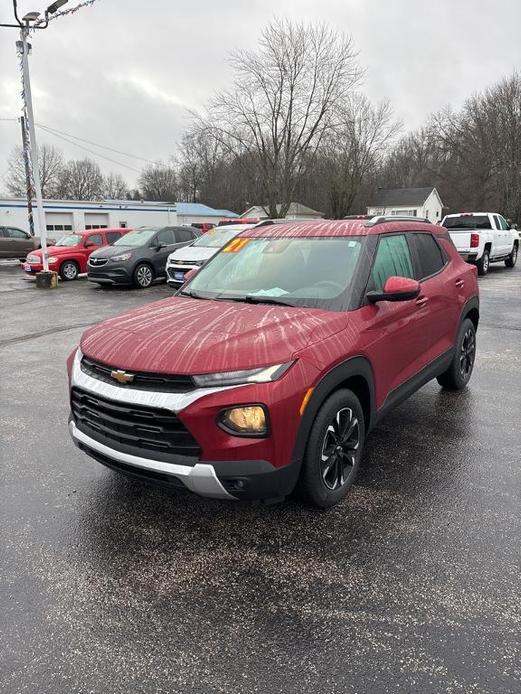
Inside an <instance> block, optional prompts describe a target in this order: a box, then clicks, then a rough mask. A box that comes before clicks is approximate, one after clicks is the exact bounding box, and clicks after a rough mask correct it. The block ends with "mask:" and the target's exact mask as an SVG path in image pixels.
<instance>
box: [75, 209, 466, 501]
mask: <svg viewBox="0 0 521 694" xmlns="http://www.w3.org/2000/svg"><path fill="white" fill-rule="evenodd" d="M478 321H479V298H478V286H477V277H476V268H475V267H473V266H471V265H468V264H467V263H465V262H464V261H462V260H461V258H460V257H459V255H458V253H457V251H456V249H455V247H454V245H453V243H452V241H451V240H450V238H449V235H448V233H447V231H446V229H444V228H443V227H439V226H434V225H432V224H429V223H425V222H421V221H416V222H413V221H390V220H388V219H386V218H383V219H380V218H376V219H374V220H370V221H338V222H332V221H322V220H321V221H317V222H303V223H295V222H294V223H292V224H287V225H285V224H282V225H272V226H265V227H258V228H252V229H248V230H245V231H244V233H242V234H241V236H239V237H236V238H235V239H233V240H232V241H231V242H230V243H229V244H228V245H227V246H225V247H224V248H223V249H222V250H221V251H220V252H219V253H218V254H217V255H215V256H214V257H213V259H212V260H211V261H210V262H209V263H208V264H207V265H205V266H204V267H203V268H202V269H201V270H200V271H199V272H198V273H197V274H195V275H194V276H193V277H192V278H191V280H190V281H189V282H188V283H187V284H185V285H184V286H183V287H182V288H181V290H180V292H179V293H178V294H177V295H176V296H174V297H173V298H168V299H165V300H162V301H159V302H157V303H154V304H147V305H146V306H143V307H142V308H139V309H137V310H133V311H130V312H128V313H125V314H123V315H121V316H119V317H117V318H112V319H110V320H107V321H105V322H103V323H101V324H99V325H97V326H96V327H93V328H90V329H89V330H87V331H86V332H85V333H84V335H83V337H82V339H81V343H80V346H79V348H78V349H77V350H76V351H75V352H73V353H72V354H71V356H70V357H69V361H68V367H69V375H70V402H71V417H70V423H69V426H70V432H71V435H72V438H73V439H74V441H75V443H76V444H77V445H78V446H79V447H80V448H81V449H82V450H83V451H85V452H86V453H87V454H88V455H90V456H92V457H93V458H95V459H96V460H98V461H99V462H101V463H103V464H105V465H107V466H108V467H110V468H113V469H115V470H119V471H121V472H124V473H127V474H131V475H138V476H140V477H144V478H149V479H154V480H159V481H161V482H166V483H171V484H177V485H184V486H185V487H187V488H188V489H190V490H192V491H194V492H197V493H198V494H201V495H203V496H211V497H219V498H227V499H264V500H274V499H280V498H283V497H285V496H287V495H288V494H290V493H291V492H292V491H293V489H294V488H295V486H296V485H298V486H299V487H300V489H301V490H302V491H303V492H304V493H305V494H306V495H307V497H308V499H309V500H311V501H312V502H313V503H314V504H316V505H317V506H319V507H327V506H331V505H333V504H335V503H336V502H338V501H339V500H340V499H342V498H343V497H344V495H345V494H346V492H347V490H348V489H349V487H350V486H351V484H352V483H353V480H354V479H355V476H356V473H357V469H358V466H359V464H360V458H361V456H362V451H363V447H364V441H365V439H366V437H367V434H368V432H369V431H370V430H371V429H372V428H373V427H374V426H375V425H376V424H377V423H378V422H379V421H380V420H381V419H382V417H383V416H384V415H385V414H386V413H387V412H388V411H389V410H390V409H391V408H393V407H395V406H396V405H398V404H399V403H400V402H402V401H403V400H404V399H405V398H407V397H408V396H409V395H411V394H412V393H414V391H416V390H418V388H420V387H421V386H423V385H424V384H425V383H427V381H429V380H431V379H433V378H436V379H437V380H438V382H439V383H440V385H442V386H443V387H444V388H448V389H455V390H460V389H462V388H464V387H465V386H466V384H467V383H468V381H469V379H470V376H471V373H472V369H473V366H474V358H475V354H476V329H477V327H478Z"/></svg>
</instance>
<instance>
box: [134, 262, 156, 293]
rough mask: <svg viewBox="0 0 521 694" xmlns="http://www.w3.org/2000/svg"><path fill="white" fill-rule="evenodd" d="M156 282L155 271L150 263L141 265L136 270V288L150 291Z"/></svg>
mask: <svg viewBox="0 0 521 694" xmlns="http://www.w3.org/2000/svg"><path fill="white" fill-rule="evenodd" d="M153 281H154V271H153V270H152V268H151V266H150V265H149V264H148V263H139V265H137V266H136V269H135V270H134V286H136V287H138V288H139V289H148V287H150V285H151V284H152V282H153Z"/></svg>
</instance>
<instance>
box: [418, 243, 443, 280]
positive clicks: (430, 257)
mask: <svg viewBox="0 0 521 694" xmlns="http://www.w3.org/2000/svg"><path fill="white" fill-rule="evenodd" d="M411 237H412V240H413V243H414V247H415V250H416V256H417V258H416V265H417V268H416V279H417V280H420V281H421V280H424V279H425V278H426V277H431V276H432V275H435V274H436V273H437V272H439V271H440V270H441V269H442V268H443V266H444V265H445V258H444V257H443V253H442V251H441V248H440V247H439V246H438V243H437V242H436V240H435V238H434V237H433V236H432V234H420V233H417V234H411Z"/></svg>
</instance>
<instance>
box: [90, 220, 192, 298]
mask: <svg viewBox="0 0 521 694" xmlns="http://www.w3.org/2000/svg"><path fill="white" fill-rule="evenodd" d="M199 236H200V232H199V231H198V229H195V228H194V227H141V228H139V229H135V230H134V231H130V232H129V233H128V234H125V236H123V237H122V238H121V239H119V240H118V241H116V242H115V243H114V245H112V246H106V247H105V248H100V249H99V251H94V253H92V254H91V256H90V258H89V262H88V275H87V277H88V279H89V280H90V281H91V282H97V283H98V284H100V285H105V286H107V285H109V286H110V285H114V284H122V285H134V286H136V287H140V288H142V289H144V288H146V287H150V285H151V284H152V282H153V281H154V280H156V279H165V277H166V272H165V267H166V259H167V258H168V256H169V254H170V253H172V251H175V250H176V249H177V248H182V247H183V246H187V245H188V244H190V243H192V241H193V240H194V239H196V238H198V237H199Z"/></svg>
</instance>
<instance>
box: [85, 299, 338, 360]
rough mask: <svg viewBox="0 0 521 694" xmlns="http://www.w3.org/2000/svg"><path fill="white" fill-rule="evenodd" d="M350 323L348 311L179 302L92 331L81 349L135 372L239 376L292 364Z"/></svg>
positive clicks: (151, 306) (147, 308)
mask: <svg viewBox="0 0 521 694" xmlns="http://www.w3.org/2000/svg"><path fill="white" fill-rule="evenodd" d="M346 323H347V314H346V313H332V312H330V311H322V310H319V309H302V308H293V307H290V306H288V307H285V306H269V305H267V304H255V305H252V304H242V303H239V302H233V303H232V302H225V301H201V300H198V299H188V298H181V297H173V298H169V299H165V300H163V301H158V302H155V303H153V304H148V305H145V306H143V307H142V308H139V309H137V310H133V311H129V312H127V313H124V314H122V315H121V316H118V317H116V318H111V319H110V320H107V321H104V322H103V323H100V324H98V325H96V326H95V327H93V328H90V329H89V330H87V331H86V332H85V333H84V334H83V336H82V339H81V343H80V347H81V350H82V352H83V353H84V354H85V355H86V356H88V357H90V358H91V359H94V360H97V361H100V362H103V363H105V364H108V365H109V366H114V367H117V368H120V369H128V370H130V371H151V372H161V373H180V374H198V373H211V372H218V371H234V370H236V369H249V368H255V367H258V366H270V365H273V364H281V363H284V362H286V361H289V360H290V359H291V358H292V357H293V355H295V353H297V352H299V351H300V350H302V349H304V348H305V347H308V346H309V345H310V344H313V343H314V342H318V341H321V340H324V339H326V338H327V337H329V336H330V335H333V334H335V333H337V332H339V331H340V330H342V328H344V327H345V325H346Z"/></svg>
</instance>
